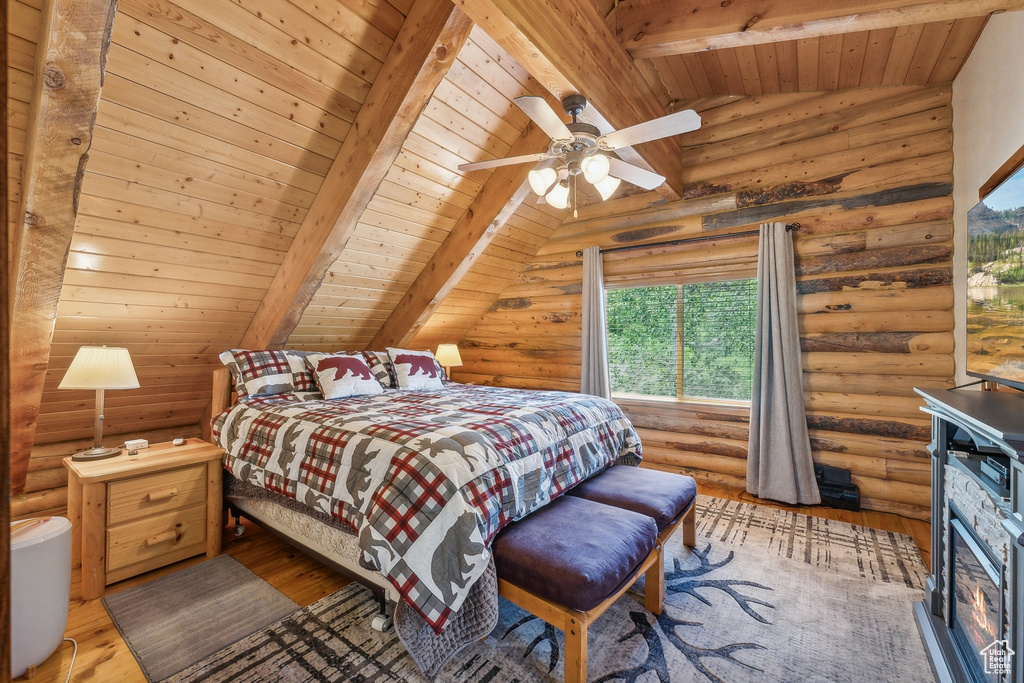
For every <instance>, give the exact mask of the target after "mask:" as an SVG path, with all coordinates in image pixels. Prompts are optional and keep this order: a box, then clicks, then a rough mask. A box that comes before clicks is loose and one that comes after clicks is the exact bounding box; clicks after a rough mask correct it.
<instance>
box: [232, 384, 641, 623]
mask: <svg viewBox="0 0 1024 683" xmlns="http://www.w3.org/2000/svg"><path fill="white" fill-rule="evenodd" d="M217 373H218V374H217V376H216V377H215V381H214V387H215V397H214V418H213V440H214V441H215V443H217V444H218V445H220V446H221V447H223V448H224V449H225V456H224V466H225V469H226V470H228V473H229V474H230V475H232V476H231V477H228V478H227V479H228V480H229V481H230V480H231V479H234V480H237V481H235V482H233V483H232V484H229V485H228V487H227V490H226V496H227V499H228V501H230V503H231V505H233V506H235V507H237V508H238V509H240V510H241V511H242V512H243V513H244V514H245V515H246V516H247V517H249V518H251V519H253V520H254V521H256V522H257V523H259V524H260V525H261V526H265V527H267V528H269V529H270V530H271V531H274V532H276V533H278V534H279V535H282V536H284V537H286V538H287V539H289V540H290V541H291V542H293V543H294V544H296V545H298V546H299V547H300V548H302V549H303V550H306V551H307V552H310V553H311V554H313V555H314V556H316V557H318V558H319V559H321V560H323V561H325V562H327V563H328V564H329V565H331V566H333V567H335V568H338V569H342V570H344V571H346V572H347V573H349V574H350V575H353V576H354V577H355V578H357V579H358V580H360V581H362V582H363V583H366V584H367V585H369V586H371V587H372V588H375V589H376V590H377V591H385V592H386V593H387V595H388V599H389V600H393V601H397V600H399V599H401V600H404V601H405V602H407V603H408V604H409V605H410V606H411V607H412V608H414V610H415V611H416V612H417V613H418V614H419V615H420V616H421V617H422V618H423V619H424V620H425V621H426V623H428V624H429V625H430V627H431V628H432V629H434V631H435V632H436V633H440V632H441V630H442V629H443V627H444V625H445V623H446V622H447V621H448V619H449V617H450V616H451V615H452V614H453V613H455V612H457V611H458V609H459V608H460V606H461V604H462V602H463V601H464V600H465V598H466V595H467V594H468V592H469V589H470V587H471V586H472V585H473V584H474V582H475V581H476V580H477V579H478V578H479V577H480V576H481V575H482V574H483V572H484V570H485V569H486V567H487V564H488V561H489V556H490V555H489V545H490V542H491V540H492V539H493V537H494V535H495V534H496V533H497V532H498V531H499V530H500V529H501V528H502V527H503V526H504V525H506V524H508V523H509V522H511V521H513V520H515V519H519V518H521V517H523V516H525V515H527V514H529V513H530V512H532V511H534V510H536V509H537V508H539V507H541V506H543V505H545V504H546V503H548V502H550V501H551V500H553V499H554V498H556V497H558V496H559V495H561V494H562V493H563V492H564V491H566V490H568V489H569V488H571V487H572V486H574V485H576V484H577V483H579V482H581V481H583V480H584V479H587V478H588V477H590V476H592V475H593V474H595V473H597V472H599V471H601V470H603V469H604V468H606V467H608V466H610V465H612V464H615V463H619V464H633V465H635V464H638V463H639V461H640V458H641V449H640V439H639V437H638V436H637V434H636V431H635V430H634V429H633V427H632V425H631V424H630V422H629V420H628V419H627V418H626V417H625V415H624V414H623V413H622V411H621V410H620V409H619V408H618V407H617V406H616V405H615V404H614V403H611V402H610V401H606V400H604V399H600V398H597V397H594V396H587V395H582V394H572V393H567V392H551V391H524V390H516V389H507V388H498V387H484V386H475V385H464V384H457V383H453V382H445V383H444V384H443V387H442V388H440V389H433V390H420V391H407V390H398V389H387V390H385V391H383V392H382V393H381V394H378V395H374V396H357V397H351V398H344V399H336V400H323V399H322V398H321V399H318V398H316V397H311V395H309V394H302V393H298V392H292V393H284V394H277V395H272V396H257V397H252V396H249V397H243V398H241V399H240V400H238V401H237V402H235V403H234V404H233V405H231V404H230V400H229V393H230V390H231V382H230V381H229V379H228V378H227V370H226V369H225V370H218V371H217Z"/></svg>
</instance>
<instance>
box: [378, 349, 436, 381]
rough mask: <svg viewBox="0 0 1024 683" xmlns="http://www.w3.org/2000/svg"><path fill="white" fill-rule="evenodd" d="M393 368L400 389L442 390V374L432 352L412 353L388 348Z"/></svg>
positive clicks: (406, 350)
mask: <svg viewBox="0 0 1024 683" xmlns="http://www.w3.org/2000/svg"><path fill="white" fill-rule="evenodd" d="M388 356H389V357H390V358H391V367H393V368H394V370H395V379H396V380H397V381H398V388H399V389H442V388H444V385H443V384H442V383H441V373H440V371H439V370H438V365H437V361H435V360H434V354H432V353H431V352H430V351H410V350H408V349H393V348H391V347H388Z"/></svg>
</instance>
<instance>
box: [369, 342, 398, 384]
mask: <svg viewBox="0 0 1024 683" xmlns="http://www.w3.org/2000/svg"><path fill="white" fill-rule="evenodd" d="M363 358H365V359H366V364H367V365H369V366H370V372H372V373H373V376H374V377H376V378H377V381H378V382H380V385H381V386H382V387H384V388H385V389H393V388H394V387H396V386H398V385H397V384H396V383H395V371H394V368H393V367H391V358H390V357H389V356H388V352H387V351H363Z"/></svg>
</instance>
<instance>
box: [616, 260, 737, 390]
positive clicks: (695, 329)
mask: <svg viewBox="0 0 1024 683" xmlns="http://www.w3.org/2000/svg"><path fill="white" fill-rule="evenodd" d="M756 297H757V281H756V280H727V281H723V282H700V283H696V284H689V285H667V286H660V287H632V288H629V289H610V290H608V292H607V294H606V306H607V312H608V365H609V371H610V374H611V388H612V393H613V394H632V395H636V394H640V395H644V396H664V397H674V398H694V399H719V400H722V399H725V400H740V401H749V400H750V390H751V379H752V376H753V365H754V338H755V329H754V325H755V318H756V314H757V298H756Z"/></svg>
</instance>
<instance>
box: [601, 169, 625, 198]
mask: <svg viewBox="0 0 1024 683" xmlns="http://www.w3.org/2000/svg"><path fill="white" fill-rule="evenodd" d="M620 182H622V181H621V180H619V179H618V178H613V177H612V176H610V175H608V176H605V177H604V180H600V181H598V182H596V183H594V187H596V188H597V191H598V192H599V193H601V199H604V200H607V199H608V198H609V197H611V196H612V195H613V194H614V193H615V190H617V189H619V183H620Z"/></svg>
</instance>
